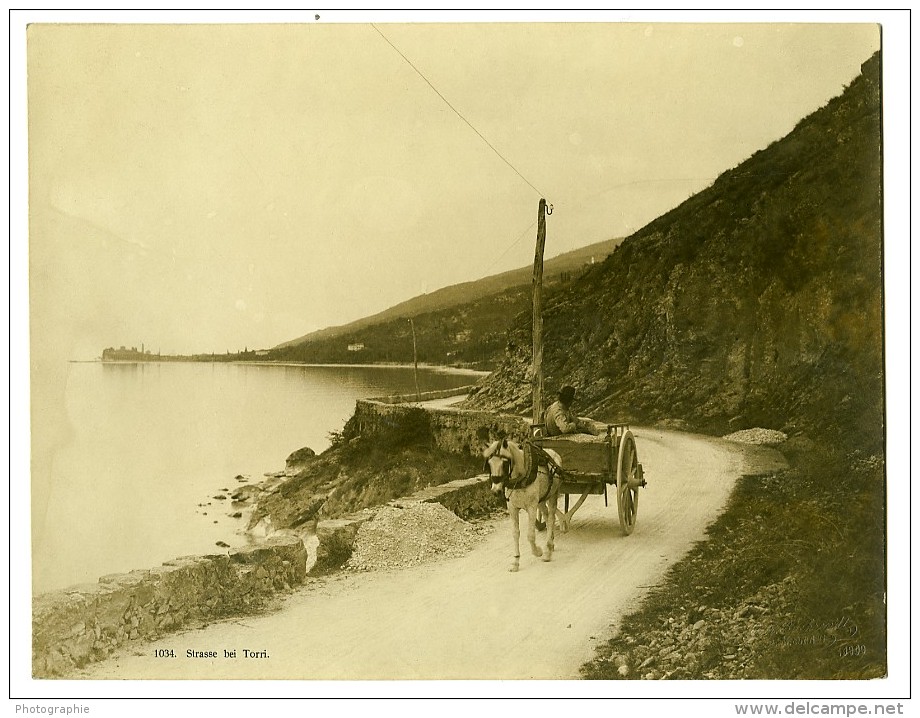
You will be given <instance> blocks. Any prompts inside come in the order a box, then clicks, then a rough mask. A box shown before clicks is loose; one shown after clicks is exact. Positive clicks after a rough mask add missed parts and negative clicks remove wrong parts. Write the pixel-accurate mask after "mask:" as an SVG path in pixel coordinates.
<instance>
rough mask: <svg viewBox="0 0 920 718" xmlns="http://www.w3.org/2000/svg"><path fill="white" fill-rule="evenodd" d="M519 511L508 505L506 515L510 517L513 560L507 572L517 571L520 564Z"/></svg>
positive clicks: (515, 507)
mask: <svg viewBox="0 0 920 718" xmlns="http://www.w3.org/2000/svg"><path fill="white" fill-rule="evenodd" d="M520 511H521V510H520V509H519V508H518V507H517V506H512V505H511V503H510V502H509V503H508V514H509V515H510V516H511V538H512V539H513V540H514V558H512V559H511V567H510V568H509V569H508V570H509V571H517V570H518V567H519V566H520V562H521V522H520V521H521V519H520Z"/></svg>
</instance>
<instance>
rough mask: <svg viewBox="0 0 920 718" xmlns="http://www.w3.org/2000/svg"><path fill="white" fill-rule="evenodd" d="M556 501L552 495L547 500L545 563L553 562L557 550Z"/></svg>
mask: <svg viewBox="0 0 920 718" xmlns="http://www.w3.org/2000/svg"><path fill="white" fill-rule="evenodd" d="M556 499H557V497H556V496H555V495H552V494H551V495H550V496H549V498H548V499H547V500H546V553H545V554H543V560H544V561H551V560H552V558H553V551H554V550H555V549H556Z"/></svg>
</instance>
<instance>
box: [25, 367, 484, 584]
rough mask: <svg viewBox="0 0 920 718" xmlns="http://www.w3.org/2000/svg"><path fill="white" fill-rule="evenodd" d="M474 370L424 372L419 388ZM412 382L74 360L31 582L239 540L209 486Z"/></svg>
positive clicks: (335, 371)
mask: <svg viewBox="0 0 920 718" xmlns="http://www.w3.org/2000/svg"><path fill="white" fill-rule="evenodd" d="M476 379H477V376H475V375H471V374H470V373H460V372H454V371H450V370H437V369H419V385H420V386H419V388H420V390H421V391H423V392H424V391H431V390H435V389H446V388H453V387H457V386H463V385H466V384H471V383H474V382H475V380H476ZM414 390H415V382H414V379H413V372H412V368H411V367H408V368H406V367H308V366H265V365H262V366H259V365H255V366H252V365H239V364H70V365H69V375H68V380H67V391H66V404H67V406H66V409H67V414H68V417H69V420H70V425H71V429H72V433H71V436H70V440H69V441H68V443H66V444H65V445H64V446H63V447H61V448H60V449H58V450H57V451H56V452H55V453H54V456H53V457H52V458H53V461H52V468H51V474H52V476H51V479H50V487H49V490H48V492H47V496H48V499H47V507H46V509H45V511H44V515H43V522H42V525H43V526H44V527H45V528H44V530H42V531H40V532H39V533H38V534H37V535H36V536H35V543H34V545H33V588H34V590H35V591H37V592H42V591H47V590H52V589H56V588H62V587H65V586H69V585H72V584H75V583H82V582H87V581H89V582H95V581H96V580H97V579H98V578H99V577H100V576H102V575H105V574H107V573H115V572H122V571H128V570H132V569H135V568H149V567H152V566H156V565H158V564H160V563H162V562H163V561H166V560H169V559H171V558H174V557H177V556H182V555H188V554H196V553H208V552H214V551H218V550H220V549H219V548H218V547H216V546H215V543H216V542H217V541H224V542H226V543H228V544H230V545H231V546H236V545H240V544H242V543H245V542H246V538H245V537H244V536H242V535H240V534H239V533H238V532H239V530H240V529H241V528H242V521H241V520H240V519H234V518H231V517H230V516H229V514H230V513H232V512H233V509H231V507H230V502H229V501H219V500H216V499H214V498H213V496H214V495H216V494H220V493H221V489H230V490H231V491H233V490H235V489H236V488H237V487H239V486H241V485H243V484H242V483H241V482H238V481H236V479H235V477H236V476H237V475H238V474H242V475H244V476H248V477H250V478H251V479H252V481H254V482H255V481H261V480H262V479H263V478H264V474H265V473H268V472H273V471H280V470H282V469H283V468H284V460H285V458H286V457H287V456H288V454H290V453H291V452H293V451H294V450H296V449H299V448H301V447H303V446H309V447H310V448H312V449H313V450H315V451H316V452H317V453H320V452H321V451H323V450H324V449H326V448H328V446H329V438H328V434H329V432H330V431H333V430H341V428H342V427H343V426H344V424H345V421H346V420H347V419H348V417H350V416H351V414H352V413H353V411H354V407H355V400H356V399H358V398H364V397H371V396H384V395H388V394H396V393H399V394H411V393H414ZM208 503H210V505H207V504H208ZM201 504H205V505H204V506H202V505H201Z"/></svg>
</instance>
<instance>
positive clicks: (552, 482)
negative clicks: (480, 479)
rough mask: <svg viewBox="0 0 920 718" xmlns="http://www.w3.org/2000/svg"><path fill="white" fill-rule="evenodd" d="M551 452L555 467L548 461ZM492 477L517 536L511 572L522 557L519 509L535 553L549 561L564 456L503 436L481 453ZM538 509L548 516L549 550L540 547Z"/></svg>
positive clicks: (552, 545)
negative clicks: (522, 445)
mask: <svg viewBox="0 0 920 718" xmlns="http://www.w3.org/2000/svg"><path fill="white" fill-rule="evenodd" d="M544 454H546V455H549V457H550V458H551V459H552V461H553V462H554V463H555V466H553V465H552V464H550V463H549V462H546V461H545V457H544V456H543V455H544ZM482 455H483V457H484V458H485V460H486V466H487V467H488V471H489V477H490V478H491V480H492V491H493V493H496V494H498V493H504V495H505V498H506V499H507V501H508V513H509V514H510V515H511V535H512V537H513V539H514V559H513V560H512V563H511V567H510V568H509V570H510V571H517V570H518V568H519V567H520V559H521V547H520V542H521V525H520V512H521V510H522V509H523V510H524V511H526V512H527V540H528V541H529V542H530V550H531V552H532V553H533V555H534V556H538V557H542V558H543V560H544V561H549V560H551V559H552V557H553V549H554V548H555V544H554V539H555V528H556V501H557V500H558V498H559V487H560V485H561V484H562V476H561V475H560V472H559V471H557V470H556V469H557V467H560V466H562V459H561V458H560V457H559V454H557V453H556V452H555V451H552V450H551V449H550V450H542V449H537V448H536V447H534V446H533V445H530V444H528V445H525V447H524V448H523V449H522V448H521V447H520V446H518V445H517V444H516V443H514V442H513V441H509V440H508V439H500V440H499V441H496V442H494V443H492V444H490V445H489V447H488V448H486V449H485V451H483V452H482ZM538 512H539V513H542V514H543V515H544V516H546V550H545V551H544V550H543V549H541V548H540V547H539V546H537V540H536V539H537V536H536V525H537V518H538Z"/></svg>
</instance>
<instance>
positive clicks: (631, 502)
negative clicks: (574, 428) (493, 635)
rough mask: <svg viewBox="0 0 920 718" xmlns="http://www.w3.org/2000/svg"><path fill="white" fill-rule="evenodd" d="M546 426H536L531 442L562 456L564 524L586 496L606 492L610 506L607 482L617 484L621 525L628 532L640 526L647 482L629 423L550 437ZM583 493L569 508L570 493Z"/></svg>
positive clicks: (561, 489) (566, 525)
mask: <svg viewBox="0 0 920 718" xmlns="http://www.w3.org/2000/svg"><path fill="white" fill-rule="evenodd" d="M543 428H544V427H543V426H542V425H539V424H536V425H534V426H533V431H532V434H533V436H532V437H531V442H532V443H533V444H534V445H535V446H537V447H539V448H541V449H544V450H545V449H552V450H553V451H555V452H556V453H558V454H559V458H560V459H561V460H562V466H561V468H560V472H561V474H562V486H561V487H560V489H559V493H561V494H564V495H565V513H564V516H563V519H562V523H563V526H564V527H568V524H569V521H570V520H571V518H572V516H573V515H574V513H575V512H576V511H578V509H579V508H580V507H581V505H582V504H583V503H584V502H585V499H586V498H587V497H588V496H590V495H592V494H594V495H601V494H603V496H604V506H607V505H608V503H607V486H608V485H611V486H615V487H616V496H617V512H618V513H619V517H620V528H621V529H622V531H623V533H624V534H626V535H627V536H628V535H629V534H631V533H632V532H633V529H634V528H635V526H636V513H637V512H638V510H639V489H640V488H642V487H644V486H646V481H645V478H644V476H643V471H642V464H640V463H639V459H638V455H637V454H636V440H635V437H634V436H633V434H632V432H631V431H630V430H629V426H628V425H627V424H608V425H607V431H606V434H602V435H601V436H592V435H590V434H563V435H561V436H553V437H547V436H544V435H543ZM571 494H575V495H580V496H579V498H578V500H577V501H576V502H575V505H574V506H572V508H571V509H569V496H570V495H571Z"/></svg>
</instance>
